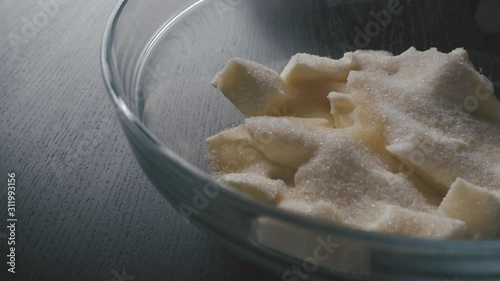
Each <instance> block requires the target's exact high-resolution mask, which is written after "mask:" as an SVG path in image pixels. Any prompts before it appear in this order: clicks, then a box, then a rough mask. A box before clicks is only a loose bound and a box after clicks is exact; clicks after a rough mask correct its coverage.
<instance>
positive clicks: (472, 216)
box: [439, 178, 500, 238]
mask: <svg viewBox="0 0 500 281" xmlns="http://www.w3.org/2000/svg"><path fill="white" fill-rule="evenodd" d="M439 211H440V212H441V213H443V214H444V215H446V216H448V217H451V218H456V219H460V220H462V221H464V222H465V223H467V235H468V236H469V237H474V238H483V237H493V236H495V235H497V234H499V233H500V198H499V197H498V196H497V195H495V193H493V192H490V191H488V190H486V189H484V188H482V187H479V186H476V185H473V184H471V183H469V182H467V181H465V180H464V179H461V178H458V179H457V180H456V181H455V182H454V183H453V184H452V185H451V188H450V191H449V192H448V194H447V195H446V197H445V198H444V200H443V202H442V203H441V205H440V206H439Z"/></svg>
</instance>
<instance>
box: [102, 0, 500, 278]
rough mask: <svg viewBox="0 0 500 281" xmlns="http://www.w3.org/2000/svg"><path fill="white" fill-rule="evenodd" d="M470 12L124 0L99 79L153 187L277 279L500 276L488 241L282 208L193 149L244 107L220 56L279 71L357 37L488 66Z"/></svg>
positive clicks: (493, 244)
mask: <svg viewBox="0 0 500 281" xmlns="http://www.w3.org/2000/svg"><path fill="white" fill-rule="evenodd" d="M470 14H471V13H470V8H469V7H468V2H466V1H447V2H445V1H410V2H406V1H402V2H401V3H399V2H398V1H389V2H381V1H332V0H330V1H320V0H317V1H312V0H274V1H272V0H271V1H269V0H253V1H244V0H205V1H197V2H194V1H191V2H190V1H180V0H169V1H161V0H141V1H138V0H137V1H133V0H129V1H126V0H125V1H121V2H120V3H119V5H118V6H117V8H116V9H115V11H114V12H113V14H112V16H111V19H110V21H109V24H108V26H107V28H106V31H105V36H104V41H103V46H102V66H103V73H104V79H105V83H106V85H107V87H108V89H109V93H110V96H111V98H112V101H113V103H114V106H115V109H116V111H117V113H118V116H119V120H120V122H121V124H122V127H123V130H124V132H125V135H126V137H127V139H128V141H129V143H130V146H131V147H132V150H133V152H134V154H135V156H136V157H137V159H138V161H139V163H140V165H141V166H142V168H143V169H144V171H145V173H146V174H147V175H148V176H149V178H150V179H151V180H152V182H153V183H154V184H155V185H156V187H157V188H158V190H159V191H160V192H161V193H162V194H163V195H164V196H165V197H166V198H167V199H168V200H169V201H170V203H171V204H172V205H173V206H175V207H177V208H178V209H179V211H180V213H181V214H182V215H184V216H185V217H186V219H189V220H190V221H192V222H193V223H195V224H196V225H198V226H199V227H201V228H202V229H204V230H206V231H207V232H209V233H211V234H212V235H213V236H215V237H217V238H218V239H219V240H220V241H221V242H222V243H223V244H224V245H225V246H227V247H228V248H230V249H232V250H233V251H234V252H235V253H236V254H238V255H239V256H241V257H242V258H244V259H247V260H250V261H252V262H255V263H257V264H261V265H262V266H265V267H267V268H269V269H271V270H273V271H275V272H276V273H277V274H278V275H279V276H281V278H282V280H306V279H307V280H332V278H334V277H335V276H337V277H339V276H340V277H344V278H346V279H353V280H384V281H388V280H439V281H444V280H500V241H499V240H488V241H435V240H424V239H413V238H406V237H395V236H389V235H383V234H378V233H369V232H364V231H359V230H355V229H350V228H346V227H343V226H340V225H335V224H332V223H326V222H323V221H318V220H314V219H311V218H307V217H303V216H300V215H296V214H291V213H288V212H284V211H282V210H279V209H276V208H274V207H272V206H268V205H265V204H262V203H259V202H256V201H254V200H252V199H250V198H248V197H246V196H244V195H242V194H240V193H237V192H236V191H235V190H233V189H232V188H231V187H227V186H220V185H219V184H218V183H217V182H215V181H214V180H213V179H212V178H211V177H210V176H209V174H208V165H207V163H206V160H205V139H206V138H207V137H209V136H211V135H214V134H216V133H217V132H219V131H221V130H222V129H224V128H227V127H229V126H231V125H234V124H238V123H241V121H242V120H243V118H242V116H241V114H239V113H238V111H237V110H236V109H235V108H234V106H232V105H231V104H230V103H229V102H228V101H227V100H226V99H225V98H224V97H223V96H222V95H221V94H220V93H217V91H216V90H215V89H213V88H212V87H211V86H210V81H211V80H212V78H213V76H214V74H215V73H216V72H218V71H220V70H221V69H222V67H223V66H224V64H225V63H226V62H227V61H228V60H229V59H231V58H233V57H242V58H245V59H249V60H254V61H257V62H259V63H262V64H264V65H266V66H269V67H271V68H274V69H275V70H277V71H279V70H281V69H282V68H283V67H284V65H285V64H286V62H287V61H288V60H289V58H290V57H291V56H292V55H293V54H295V53H298V52H307V53H313V54H318V55H323V56H330V57H333V58H339V57H341V56H342V54H343V53H344V52H345V51H349V50H352V49H358V48H364V49H384V50H388V51H392V52H394V53H396V54H398V53H401V52H402V51H404V50H406V49H407V48H409V47H410V46H416V47H417V49H420V50H423V49H428V48H430V47H434V46H436V47H438V49H440V50H441V51H451V50H453V49H454V48H456V47H465V48H466V49H467V50H468V51H469V54H470V56H471V59H472V60H473V62H474V63H475V64H476V66H477V67H478V68H481V69H482V71H483V73H485V74H486V75H487V76H488V75H490V78H492V79H495V78H499V77H498V76H496V75H498V74H500V72H499V68H500V62H499V60H498V59H497V57H496V55H498V52H499V50H498V49H495V47H492V46H488V45H487V44H486V43H484V42H483V41H482V40H483V34H482V32H481V30H480V29H479V27H478V26H477V25H474V24H473V23H474V22H475V21H474V19H473V18H471V16H470ZM457 30H459V31H458V32H457ZM497 94H498V91H497Z"/></svg>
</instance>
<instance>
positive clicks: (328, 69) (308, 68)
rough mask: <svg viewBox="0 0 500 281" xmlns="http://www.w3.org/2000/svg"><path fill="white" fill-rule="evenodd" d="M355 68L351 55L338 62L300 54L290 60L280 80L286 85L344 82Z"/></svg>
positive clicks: (348, 54)
mask: <svg viewBox="0 0 500 281" xmlns="http://www.w3.org/2000/svg"><path fill="white" fill-rule="evenodd" d="M355 67H356V64H355V62H354V61H353V59H352V54H351V53H347V54H346V55H344V57H343V58H342V59H340V60H333V59H330V58H326V57H320V56H316V55H310V54H304V53H302V54H296V55H294V56H293V57H292V58H291V59H290V61H289V62H288V64H287V65H286V66H285V69H283V71H282V72H281V78H282V79H283V81H285V83H286V84H288V85H294V84H296V83H299V82H301V81H311V80H316V81H318V80H320V81H321V80H326V81H331V82H332V81H339V82H341V81H344V82H345V81H346V80H347V76H348V75H349V72H350V71H351V70H352V69H353V68H355Z"/></svg>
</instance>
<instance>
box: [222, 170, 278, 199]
mask: <svg viewBox="0 0 500 281" xmlns="http://www.w3.org/2000/svg"><path fill="white" fill-rule="evenodd" d="M219 181H221V182H223V183H225V184H227V185H230V186H232V187H234V188H236V189H238V190H240V191H242V192H244V193H245V194H248V195H250V196H252V197H253V198H255V199H257V200H260V201H262V202H266V203H267V202H271V201H273V200H274V199H276V197H277V196H278V194H279V192H280V190H284V189H286V184H285V182H283V181H282V180H272V179H269V178H267V177H264V176H259V175H255V174H248V173H247V174H245V173H243V174H227V175H224V176H222V177H221V178H220V179H219Z"/></svg>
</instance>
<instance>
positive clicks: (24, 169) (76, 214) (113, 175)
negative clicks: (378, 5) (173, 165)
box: [0, 0, 500, 281]
mask: <svg viewBox="0 0 500 281" xmlns="http://www.w3.org/2000/svg"><path fill="white" fill-rule="evenodd" d="M409 2H411V1H409ZM430 2H431V1H427V2H426V3H423V2H420V4H418V5H416V6H415V5H414V6H411V7H420V8H421V9H425V8H426V5H427V4H428V3H430ZM432 2H433V1H432ZM441 2H442V4H443V6H444V8H443V10H435V9H429V11H433V12H435V13H438V14H440V13H441V14H442V20H443V23H449V24H443V23H439V26H441V27H442V28H443V29H439V30H438V29H435V30H432V29H430V28H429V27H430V26H432V23H427V24H426V25H420V26H418V25H412V24H411V22H414V21H412V20H411V19H409V16H410V15H411V13H412V11H411V10H408V9H407V10H405V13H407V15H408V17H404V18H403V19H402V20H401V23H400V29H401V30H403V31H404V32H403V31H399V32H398V31H397V30H396V31H395V33H394V34H393V35H392V36H393V37H392V38H382V37H381V38H378V39H377V40H382V41H380V42H379V41H376V42H374V44H381V46H384V45H383V44H384V42H385V41H384V40H393V41H397V40H400V41H401V42H403V41H405V40H415V44H421V47H424V46H428V45H436V44H441V45H442V46H444V48H446V47H449V46H455V43H454V41H453V40H463V37H464V36H465V37H467V36H468V37H469V39H468V40H470V42H471V45H474V46H475V47H477V48H478V49H480V48H486V47H485V46H484V43H483V42H481V38H477V32H476V28H478V27H477V26H472V25H470V24H469V23H471V22H472V21H473V17H472V13H470V10H469V7H468V6H466V4H464V3H466V1H441ZM116 3H117V1H116V0H113V1H97V0H87V1H83V0H75V1H69V0H64V1H63V0H58V1H57V2H56V0H41V1H40V2H37V1H17V0H2V1H1V2H0V97H1V99H2V101H1V102H0V130H1V131H0V186H1V188H0V206H1V208H2V209H1V210H0V213H1V217H0V245H1V246H0V256H2V258H1V259H0V261H1V263H2V266H1V267H0V280H72V281H77V280H101V281H111V280H115V281H122V280H137V281H140V280H193V281H194V280H213V281H222V280H233V281H239V280H276V281H277V280H281V276H279V275H273V274H271V273H269V272H266V271H265V270H262V269H259V268H257V267H256V266H253V265H251V264H248V263H246V262H244V261H241V260H240V259H238V258H236V257H235V256H234V255H233V254H231V253H229V252H228V251H227V250H225V249H224V248H222V246H220V245H219V244H218V243H217V242H215V241H214V240H213V239H212V238H211V237H209V236H208V235H207V234H205V233H204V232H202V231H201V230H199V229H197V228H195V227H194V226H192V225H188V224H186V223H185V221H184V219H183V218H182V217H181V216H180V215H179V214H178V213H177V212H176V211H175V210H174V209H173V208H172V207H171V206H170V205H169V204H168V203H167V201H166V200H165V199H164V198H162V197H161V196H160V194H159V193H158V192H157V191H156V190H155V188H154V187H153V186H152V184H151V183H150V182H149V181H148V179H147V178H146V176H145V175H144V174H143V172H142V171H141V169H140V167H139V165H138V164H137V162H136V160H135V159H134V157H133V155H132V152H131V150H130V148H129V147H128V144H127V142H126V139H125V137H124V135H123V133H122V131H121V129H120V127H119V125H118V121H117V119H116V117H115V113H114V112H113V108H112V106H111V102H110V100H109V98H108V96H107V93H106V89H105V86H104V83H103V81H102V77H101V73H100V43H101V38H102V34H103V30H104V27H105V24H106V21H107V19H108V17H109V14H110V13H111V11H112V9H113V7H114V6H115V4H116ZM427 8H428V7H427ZM445 8H447V9H445ZM453 12H455V17H454V21H451V22H450V21H447V20H449V19H450V17H452V16H451V15H453ZM469 13H470V14H469ZM432 18H440V17H439V16H434V17H432ZM457 18H459V19H458V20H457ZM435 25H436V26H438V23H436V24H435ZM448 25H449V26H448ZM424 28H429V29H428V30H424ZM411 32H413V33H411ZM439 32H442V34H443V36H442V41H439V42H427V41H425V40H426V38H431V37H433V36H431V35H429V36H425V34H430V33H439ZM415 34H420V35H421V36H422V39H419V38H418V37H417V35H415ZM314 36H316V35H314ZM317 36H319V37H317V38H315V40H319V41H321V40H323V39H324V40H327V39H325V38H322V37H321V35H317ZM433 38H434V37H433ZM490 41H491V40H490ZM377 42H378V43H377ZM495 42H496V41H495ZM494 44H497V43H493V45H494ZM402 46H403V44H402ZM497 50H498V49H497ZM337 51H338V50H337ZM319 52H320V53H321V54H327V53H328V50H319ZM497 55H498V53H497ZM498 78H500V77H498ZM10 172H14V173H16V178H17V194H16V199H17V207H18V210H17V216H18V222H17V236H16V239H17V252H16V256H17V260H16V262H17V264H16V272H17V273H16V274H15V275H12V274H8V273H7V271H6V266H5V264H6V261H7V258H6V253H7V236H6V235H7V230H6V228H5V226H4V224H5V225H6V224H7V223H6V219H7V218H6V216H7V214H6V210H4V209H6V204H7V196H6V194H7V189H6V187H5V186H6V184H5V183H6V182H7V173H10Z"/></svg>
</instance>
